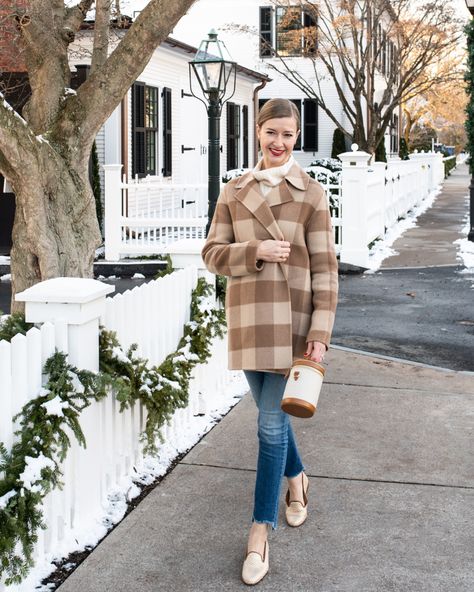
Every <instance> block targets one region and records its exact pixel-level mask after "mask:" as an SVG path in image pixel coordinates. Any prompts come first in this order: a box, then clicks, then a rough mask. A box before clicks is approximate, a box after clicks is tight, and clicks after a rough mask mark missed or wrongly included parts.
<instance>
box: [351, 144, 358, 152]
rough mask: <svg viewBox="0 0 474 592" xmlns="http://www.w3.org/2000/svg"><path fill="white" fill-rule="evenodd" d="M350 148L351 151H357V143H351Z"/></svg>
mask: <svg viewBox="0 0 474 592" xmlns="http://www.w3.org/2000/svg"><path fill="white" fill-rule="evenodd" d="M351 150H352V152H357V150H359V144H355V143H354V144H351Z"/></svg>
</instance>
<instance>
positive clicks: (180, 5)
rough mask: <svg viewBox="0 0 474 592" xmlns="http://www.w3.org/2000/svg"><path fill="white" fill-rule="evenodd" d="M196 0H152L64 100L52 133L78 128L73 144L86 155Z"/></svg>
mask: <svg viewBox="0 0 474 592" xmlns="http://www.w3.org/2000/svg"><path fill="white" fill-rule="evenodd" d="M194 2H195V0H180V1H178V0H176V1H174V2H169V1H168V0H151V2H149V4H148V5H147V7H146V8H145V9H144V10H142V12H141V13H140V14H139V16H138V17H137V19H136V21H135V22H134V23H133V25H132V26H131V27H130V29H129V30H128V31H127V33H126V34H125V36H124V38H123V39H122V41H121V42H120V43H119V44H118V46H117V47H116V49H115V50H114V51H113V52H112V54H111V55H110V56H109V57H108V58H107V61H106V62H105V64H103V66H101V67H99V68H97V69H96V70H95V72H93V73H92V74H91V75H90V76H89V77H88V79H87V80H86V81H85V82H84V83H83V84H82V85H81V87H80V88H79V89H78V91H77V96H76V97H73V98H71V99H69V100H68V101H67V102H66V105H65V108H64V110H63V112H62V114H61V116H60V119H59V120H58V121H57V123H56V125H55V129H54V137H55V138H58V139H59V138H60V137H61V136H62V134H63V133H64V130H65V129H69V128H70V127H71V126H73V127H74V128H75V129H76V130H77V134H76V146H77V147H78V148H79V149H80V150H81V152H82V154H81V157H83V158H85V157H86V154H87V157H88V155H89V152H90V148H91V146H92V142H93V141H94V138H95V136H96V135H97V132H98V131H99V129H100V127H101V126H102V124H103V122H104V120H105V119H107V117H108V116H109V115H110V114H111V113H112V112H113V110H114V109H115V108H116V107H117V105H118V104H119V103H120V101H121V100H122V98H123V96H124V95H125V94H126V92H127V90H128V89H129V88H130V86H131V85H132V84H133V83H134V82H135V80H136V79H137V77H138V76H139V75H140V74H141V72H142V71H143V69H144V68H145V66H146V65H147V63H148V62H149V60H150V58H151V57H152V55H153V52H154V50H155V49H156V47H157V46H158V45H160V43H161V42H162V41H164V40H165V39H166V38H167V36H168V34H169V32H170V31H171V30H172V28H173V27H174V26H175V24H176V23H177V22H178V20H179V19H180V18H181V16H182V14H183V9H184V10H187V9H188V8H189V7H190V6H191V5H192V4H193V3H194Z"/></svg>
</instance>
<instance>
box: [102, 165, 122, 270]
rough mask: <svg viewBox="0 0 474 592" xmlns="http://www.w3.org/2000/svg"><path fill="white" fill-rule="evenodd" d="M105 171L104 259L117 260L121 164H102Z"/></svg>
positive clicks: (118, 251)
mask: <svg viewBox="0 0 474 592" xmlns="http://www.w3.org/2000/svg"><path fill="white" fill-rule="evenodd" d="M102 166H103V169H104V171H105V213H104V234H105V259H106V261H118V260H119V259H120V243H121V225H120V218H121V217H122V187H121V184H122V183H121V179H120V175H121V174H122V166H123V165H121V164H104V165H102Z"/></svg>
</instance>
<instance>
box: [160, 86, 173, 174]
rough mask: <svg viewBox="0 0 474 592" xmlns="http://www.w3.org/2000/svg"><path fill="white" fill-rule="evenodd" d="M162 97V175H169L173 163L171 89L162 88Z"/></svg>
mask: <svg viewBox="0 0 474 592" xmlns="http://www.w3.org/2000/svg"><path fill="white" fill-rule="evenodd" d="M161 95H162V97H163V168H162V169H161V172H162V173H163V177H171V174H172V170H173V168H172V164H173V142H172V128H171V124H172V117H171V89H170V88H164V89H163V92H162V93H161Z"/></svg>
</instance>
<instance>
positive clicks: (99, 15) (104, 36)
mask: <svg viewBox="0 0 474 592" xmlns="http://www.w3.org/2000/svg"><path fill="white" fill-rule="evenodd" d="M111 11H112V0H96V8H95V24H94V49H93V51H92V63H91V74H92V72H94V71H95V70H96V69H97V68H98V67H99V66H103V65H104V64H105V62H106V60H107V54H108V50H109V29H110V14H111Z"/></svg>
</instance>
